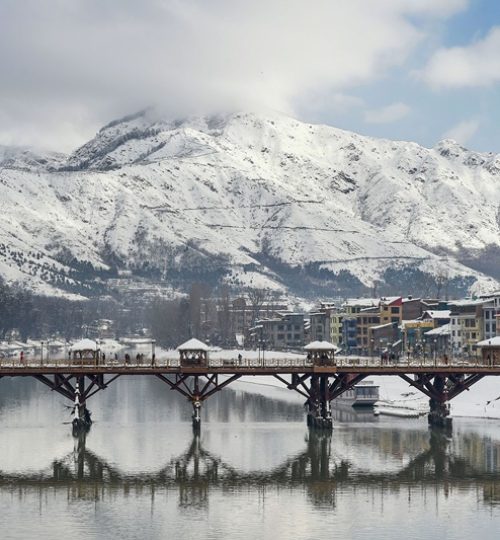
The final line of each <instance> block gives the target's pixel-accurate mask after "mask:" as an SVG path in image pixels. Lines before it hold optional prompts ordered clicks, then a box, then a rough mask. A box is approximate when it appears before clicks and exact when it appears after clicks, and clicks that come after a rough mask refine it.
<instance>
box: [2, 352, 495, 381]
mask: <svg viewBox="0 0 500 540" xmlns="http://www.w3.org/2000/svg"><path fill="white" fill-rule="evenodd" d="M56 373H64V374H72V375H79V374H82V375H83V374H87V373H92V374H104V375H118V374H119V375H156V374H186V375H213V374H221V375H222V374H224V375H286V374H292V373H311V374H318V375H319V374H322V375H327V374H336V373H339V374H340V373H359V374H362V373H365V374H370V375H399V374H411V373H440V374H452V373H453V374H461V373H464V374H475V373H477V374H482V375H500V365H497V364H495V365H492V364H491V362H486V361H484V360H483V359H482V358H470V359H463V358H461V359H453V358H451V359H449V360H447V361H444V360H443V359H439V358H438V359H431V358H411V359H406V358H405V359H400V360H399V361H381V360H380V358H374V357H340V358H337V359H336V362H335V364H334V365H325V366H320V365H313V364H312V363H311V362H310V361H308V360H307V359H301V358H269V359H267V358H266V359H265V360H262V359H261V360H256V359H252V360H245V359H243V360H238V359H234V360H227V359H222V358H210V360H209V363H208V366H185V365H182V366H181V365H180V362H179V360H178V359H171V358H170V359H169V358H164V359H157V360H156V361H155V363H154V365H152V364H151V361H150V360H149V361H148V360H144V361H142V362H137V361H135V360H133V361H130V362H128V363H126V362H125V361H117V360H109V361H105V362H103V361H99V362H98V363H96V362H94V361H68V359H50V360H47V359H46V360H43V361H42V360H41V359H29V360H27V361H25V362H21V361H20V360H19V359H11V358H8V359H5V358H4V359H1V360H0V377H4V376H7V377H8V376H11V377H12V376H30V375H42V374H56Z"/></svg>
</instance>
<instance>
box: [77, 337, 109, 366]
mask: <svg viewBox="0 0 500 540" xmlns="http://www.w3.org/2000/svg"><path fill="white" fill-rule="evenodd" d="M100 353H101V351H100V349H99V346H98V345H97V343H96V342H95V341H93V340H91V339H81V340H80V341H77V342H76V343H74V344H73V345H72V346H71V347H70V349H69V359H70V361H73V362H77V363H83V364H98V363H99V358H100V356H101V354H100Z"/></svg>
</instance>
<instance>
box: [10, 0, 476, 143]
mask: <svg viewBox="0 0 500 540" xmlns="http://www.w3.org/2000/svg"><path fill="white" fill-rule="evenodd" d="M466 5H467V2H466V1H465V0H432V1H431V0H418V1H417V0H415V1H412V0H410V1H409V0H379V1H377V2H370V3H368V2H366V0H336V1H335V2H332V1H331V0H315V2H314V3H310V2H304V1H302V0H254V1H253V2H248V1H246V0H245V1H243V0H210V1H208V0H143V1H141V2H137V1H136V0H72V1H71V2H68V1H67V0H23V1H22V2H20V1H19V0H2V2H0V73H2V85H0V119H1V125H0V126H1V127H0V140H3V141H10V142H13V143H15V142H18V143H21V144H30V143H31V144H36V145H44V144H45V145H46V146H51V147H58V148H63V149H66V150H69V149H70V148H71V147H72V146H74V144H75V142H76V140H77V139H80V141H79V142H83V139H84V138H86V137H88V136H90V135H92V131H94V130H95V129H96V128H98V127H99V125H100V124H102V123H104V122H107V121H108V120H110V119H112V118H114V117H116V116H118V115H121V114H124V113H128V112H130V111H133V110H134V109H137V108H142V107H144V106H147V105H151V104H161V105H162V107H163V109H164V110H165V111H166V113H167V114H169V115H172V116H182V115H185V114H193V113H197V112H202V113H205V112H211V110H215V109H217V110H220V109H226V110H227V109H242V108H259V107H265V108H273V109H278V110H281V111H284V112H288V113H292V114H293V113H294V112H295V109H296V108H297V104H298V103H303V102H304V101H306V100H307V99H311V98H312V97H313V96H314V95H318V94H322V95H326V94H328V93H331V94H332V95H336V96H339V98H338V99H337V100H336V101H334V102H332V106H335V105H336V104H337V105H338V104H340V103H341V101H342V99H343V98H342V96H347V95H349V90H350V89H352V88H354V87H357V86H359V85H362V84H366V83H368V82H370V81H373V80H374V79H377V78H379V77H380V76H382V75H383V74H384V73H385V72H386V71H387V70H388V69H390V68H392V67H394V66H398V65H402V64H403V63H404V62H405V61H406V60H407V58H408V55H409V54H411V52H412V51H413V50H414V49H415V47H416V46H417V45H418V44H419V43H421V41H422V40H423V39H424V38H425V28H427V25H425V24H422V21H423V20H425V19H426V18H437V17H443V16H449V15H451V14H453V13H456V12H457V11H460V10H462V9H464V8H465V7H466ZM345 103H346V104H349V103H350V104H351V105H353V103H354V102H353V101H352V100H350V102H349V100H346V101H345ZM400 114H401V113H400ZM47 126H49V127H47ZM48 129H50V133H48V132H47V130H48ZM58 141H59V143H58Z"/></svg>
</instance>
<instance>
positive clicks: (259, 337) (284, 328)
mask: <svg viewBox="0 0 500 540" xmlns="http://www.w3.org/2000/svg"><path fill="white" fill-rule="evenodd" d="M250 337H251V341H252V344H253V345H254V346H255V347H260V348H261V349H262V348H264V349H295V348H301V347H303V346H304V345H305V343H304V314H303V313H291V312H286V313H285V312H283V313H278V316H277V317H274V318H272V319H260V320H258V321H257V322H256V324H255V326H254V327H253V328H252V329H251V332H250Z"/></svg>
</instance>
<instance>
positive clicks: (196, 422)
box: [191, 399, 201, 434]
mask: <svg viewBox="0 0 500 540" xmlns="http://www.w3.org/2000/svg"><path fill="white" fill-rule="evenodd" d="M200 412H201V401H199V400H197V399H196V400H193V414H192V415H191V419H192V423H193V432H194V433H195V434H196V433H199V432H200V429H201V415H200Z"/></svg>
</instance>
